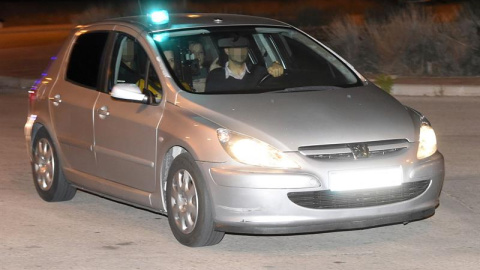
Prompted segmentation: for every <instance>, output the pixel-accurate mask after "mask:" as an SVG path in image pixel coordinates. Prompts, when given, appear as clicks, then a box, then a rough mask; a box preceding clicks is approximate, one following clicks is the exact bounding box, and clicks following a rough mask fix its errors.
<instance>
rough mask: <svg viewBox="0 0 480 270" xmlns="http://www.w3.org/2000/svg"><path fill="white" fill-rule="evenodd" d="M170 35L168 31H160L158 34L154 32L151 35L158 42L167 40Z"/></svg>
mask: <svg viewBox="0 0 480 270" xmlns="http://www.w3.org/2000/svg"><path fill="white" fill-rule="evenodd" d="M169 37H170V35H169V34H168V33H160V34H154V35H153V40H155V41H158V42H163V41H165V40H167V39H168V38H169Z"/></svg>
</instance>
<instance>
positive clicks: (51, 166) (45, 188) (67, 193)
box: [32, 128, 77, 202]
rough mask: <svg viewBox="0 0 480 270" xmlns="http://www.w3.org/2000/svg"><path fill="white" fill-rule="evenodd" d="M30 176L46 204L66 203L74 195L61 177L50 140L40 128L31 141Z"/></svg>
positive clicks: (72, 188)
mask: <svg viewBox="0 0 480 270" xmlns="http://www.w3.org/2000/svg"><path fill="white" fill-rule="evenodd" d="M32 154H33V161H32V174H33V182H34V184H35V188H36V189H37V193H38V195H40V197H41V198H42V199H44V200H45V201H47V202H56V201H68V200H71V199H72V198H73V197H74V196H75V193H76V191H77V190H76V189H75V188H74V187H72V186H71V185H70V183H69V182H67V180H66V179H65V177H64V176H63V172H62V168H61V167H60V161H59V160H58V157H57V153H56V151H55V147H54V146H53V143H52V139H51V138H50V136H49V135H48V133H47V131H46V130H45V129H44V128H42V129H40V130H39V131H38V133H37V135H36V136H35V140H34V141H33V148H32Z"/></svg>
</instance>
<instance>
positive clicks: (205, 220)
mask: <svg viewBox="0 0 480 270" xmlns="http://www.w3.org/2000/svg"><path fill="white" fill-rule="evenodd" d="M166 195H167V211H168V223H169V224H170V229H171V230H172V232H173V235H174V236H175V238H176V239H177V240H178V241H179V242H180V243H181V244H183V245H185V246H190V247H200V246H210V245H215V244H218V243H220V241H222V239H223V236H224V234H225V233H224V232H218V231H215V227H214V222H213V211H212V205H211V202H210V197H209V195H208V191H207V188H206V183H205V181H204V179H203V177H202V176H201V173H200V171H199V169H198V167H197V165H196V164H195V161H194V160H193V158H192V157H191V155H190V154H188V153H183V154H180V155H178V156H177V157H176V158H175V160H174V161H173V163H172V167H171V168H170V171H169V174H168V180H167V194H166Z"/></svg>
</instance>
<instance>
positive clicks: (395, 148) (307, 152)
mask: <svg viewBox="0 0 480 270" xmlns="http://www.w3.org/2000/svg"><path fill="white" fill-rule="evenodd" d="M355 145H358V146H363V150H362V151H363V152H362V153H361V156H360V157H359V155H358V153H357V154H354V151H353V150H352V148H353V147H354V146H355ZM409 145H410V143H409V142H408V140H406V139H398V140H385V141H372V142H363V143H345V144H330V145H313V146H302V147H299V148H298V151H299V152H300V153H301V154H303V155H304V156H307V157H309V158H313V159H318V160H325V161H328V160H352V159H357V158H375V157H384V156H389V155H393V154H395V153H398V152H400V151H402V150H405V149H407V148H408V147H409Z"/></svg>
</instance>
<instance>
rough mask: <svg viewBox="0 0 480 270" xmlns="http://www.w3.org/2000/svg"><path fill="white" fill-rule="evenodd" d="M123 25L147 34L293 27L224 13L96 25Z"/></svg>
mask: <svg viewBox="0 0 480 270" xmlns="http://www.w3.org/2000/svg"><path fill="white" fill-rule="evenodd" d="M112 23H114V24H121V25H131V26H136V27H138V28H141V29H143V30H145V31H147V32H161V31H166V30H176V29H189V28H198V27H222V26H242V25H245V26H247V25H265V26H283V27H291V25H289V24H286V23H284V22H280V21H277V20H274V19H269V18H263V17H255V16H248V15H235V14H223V13H177V14H169V22H168V23H167V24H154V23H152V22H151V21H150V20H149V17H148V16H147V15H143V16H131V17H122V18H114V19H107V20H104V21H102V22H98V23H96V24H112Z"/></svg>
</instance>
